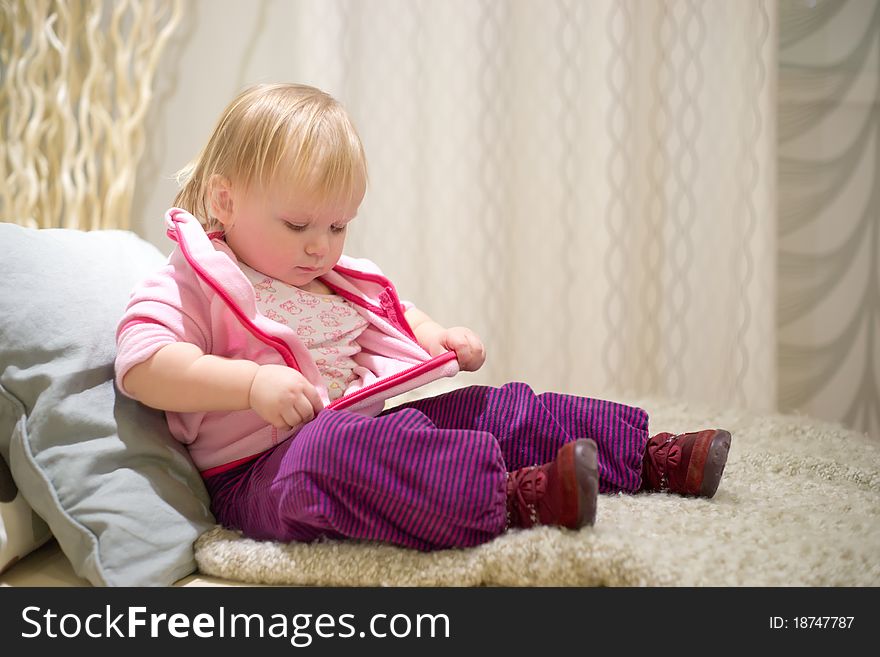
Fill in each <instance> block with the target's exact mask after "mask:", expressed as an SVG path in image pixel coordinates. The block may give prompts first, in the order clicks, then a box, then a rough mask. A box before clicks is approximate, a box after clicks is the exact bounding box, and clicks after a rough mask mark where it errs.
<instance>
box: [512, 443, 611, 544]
mask: <svg viewBox="0 0 880 657" xmlns="http://www.w3.org/2000/svg"><path fill="white" fill-rule="evenodd" d="M598 492H599V469H598V466H597V464H596V443H595V441H593V440H590V439H581V440H575V441H573V442H570V443H566V444H565V445H563V446H562V447H561V448H560V449H559V451H558V452H557V453H556V459H555V460H553V461H551V462H550V463H545V464H544V465H533V466H529V467H527V468H521V469H519V470H516V471H514V472H509V473H508V474H507V519H508V520H507V524H508V526H510V527H532V526H534V525H556V526H560V527H568V528H569V529H579V528H581V527H583V526H585V525H592V524H593V523H594V522H595V520H596V496H597V494H598Z"/></svg>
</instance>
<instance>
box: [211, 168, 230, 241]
mask: <svg viewBox="0 0 880 657" xmlns="http://www.w3.org/2000/svg"><path fill="white" fill-rule="evenodd" d="M208 205H209V207H210V210H211V216H212V218H214V219H216V220H217V221H219V222H220V223H221V224H223V226H224V227H225V228H230V227H231V225H232V216H233V211H232V210H233V199H232V184H231V183H230V182H229V178H227V177H226V176H221V175H220V174H217V173H215V174H214V175H213V176H211V179H210V180H209V181H208Z"/></svg>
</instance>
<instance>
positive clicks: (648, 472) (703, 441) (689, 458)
mask: <svg viewBox="0 0 880 657" xmlns="http://www.w3.org/2000/svg"><path fill="white" fill-rule="evenodd" d="M729 450H730V433H729V432H728V431H725V430H724V429H704V430H702V431H693V432H691V433H680V434H678V435H673V434H671V433H658V434H657V435H655V436H652V437H651V439H650V440H648V446H647V448H646V449H645V458H644V461H643V462H642V488H641V489H642V490H660V491H664V490H665V491H669V492H672V493H679V494H680V495H697V496H700V497H712V496H713V495H714V494H715V491H716V490H717V489H718V483H719V482H720V481H721V474H722V473H723V472H724V466H725V465H726V464H727V452H728V451H729Z"/></svg>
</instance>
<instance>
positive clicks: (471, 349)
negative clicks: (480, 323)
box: [439, 326, 486, 372]
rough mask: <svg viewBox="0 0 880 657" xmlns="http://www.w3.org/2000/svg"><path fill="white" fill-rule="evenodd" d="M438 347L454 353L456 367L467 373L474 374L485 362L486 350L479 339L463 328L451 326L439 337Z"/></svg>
mask: <svg viewBox="0 0 880 657" xmlns="http://www.w3.org/2000/svg"><path fill="white" fill-rule="evenodd" d="M439 340H440V345H441V346H442V347H444V348H445V349H448V350H449V351H454V352H455V357H456V358H457V359H458V366H459V367H460V368H461V369H463V370H465V371H467V372H474V371H476V370H478V369H480V367H482V366H483V363H484V362H485V360H486V348H485V347H484V346H483V341H482V340H480V337H479V336H478V335H477V334H476V333H474V332H473V331H472V330H470V329H469V328H467V327H464V326H453V327H452V328H448V329H446V330H445V331H443V332H442V333H441V334H440V335H439Z"/></svg>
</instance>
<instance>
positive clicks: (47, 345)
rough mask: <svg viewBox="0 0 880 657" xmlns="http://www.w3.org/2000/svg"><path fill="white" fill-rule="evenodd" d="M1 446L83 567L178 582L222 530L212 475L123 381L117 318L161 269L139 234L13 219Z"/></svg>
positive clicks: (0, 358)
mask: <svg viewBox="0 0 880 657" xmlns="http://www.w3.org/2000/svg"><path fill="white" fill-rule="evenodd" d="M0 254H2V255H0V262H2V263H3V267H2V272H0V454H2V456H3V457H4V458H5V459H6V461H7V463H8V464H9V467H10V470H11V472H12V476H13V478H14V479H15V482H16V484H17V485H18V488H19V490H20V492H21V494H22V496H23V497H24V499H25V500H26V501H27V503H28V504H30V506H31V507H33V509H34V511H36V512H37V513H38V514H39V515H40V516H41V517H42V518H43V519H44V520H45V521H46V523H47V524H48V525H49V528H50V529H51V531H52V533H53V535H54V536H55V538H56V539H57V541H58V543H59V545H60V546H61V549H62V550H63V551H64V553H65V555H67V557H68V558H69V559H70V562H71V563H72V565H73V568H74V570H75V571H76V574H77V575H79V576H80V577H83V578H85V579H87V580H88V581H90V582H91V583H92V584H94V585H98V586H165V585H169V584H172V583H173V582H174V581H176V580H177V579H180V578H181V577H184V576H186V575H188V574H190V573H192V572H193V571H194V570H195V569H196V564H195V560H194V558H193V547H192V544H193V542H194V541H195V539H196V538H197V537H198V536H199V535H200V534H201V533H202V532H203V531H205V530H207V529H209V528H211V527H213V526H214V518H213V517H212V515H211V513H210V510H209V508H210V507H209V501H208V496H207V493H206V491H205V488H204V484H203V483H202V480H201V477H200V476H199V474H198V472H197V470H196V469H195V467H194V466H193V464H192V462H191V461H190V459H189V456H188V455H187V453H186V450H185V449H184V448H183V447H182V446H181V445H180V444H179V443H177V442H176V441H175V440H174V439H173V438H172V437H171V435H170V433H169V432H168V429H167V426H166V424H165V419H164V416H163V414H162V413H161V412H159V411H155V410H152V409H149V408H146V407H145V406H142V405H140V404H138V403H136V402H134V401H132V400H130V399H128V398H126V397H125V396H123V395H122V394H121V393H118V391H117V390H116V388H115V385H114V381H113V360H114V356H115V349H116V342H115V331H116V323H117V321H118V320H119V317H120V316H121V314H122V311H123V309H124V308H125V305H126V302H127V301H128V297H129V293H130V291H131V288H132V286H133V285H134V284H135V282H136V281H138V280H139V279H140V278H142V277H143V276H144V275H145V274H147V273H148V272H150V271H152V270H154V269H156V268H157V267H159V266H161V264H162V263H163V262H164V257H163V256H162V254H161V253H160V252H159V250H158V249H156V248H155V247H154V246H152V245H151V244H149V243H148V242H145V241H143V240H141V239H140V238H139V237H137V236H136V235H135V234H134V233H130V232H127V231H91V232H85V231H77V230H69V229H43V230H37V229H33V228H24V227H21V226H17V225H14V224H8V223H0Z"/></svg>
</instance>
